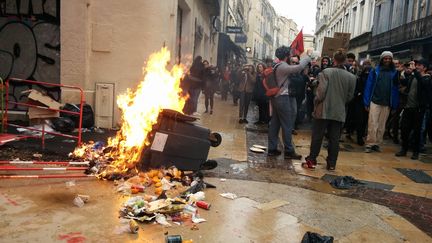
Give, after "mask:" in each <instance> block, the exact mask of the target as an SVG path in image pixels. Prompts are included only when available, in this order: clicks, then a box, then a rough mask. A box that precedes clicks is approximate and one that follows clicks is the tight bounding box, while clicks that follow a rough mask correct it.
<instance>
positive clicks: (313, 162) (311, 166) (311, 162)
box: [302, 158, 317, 169]
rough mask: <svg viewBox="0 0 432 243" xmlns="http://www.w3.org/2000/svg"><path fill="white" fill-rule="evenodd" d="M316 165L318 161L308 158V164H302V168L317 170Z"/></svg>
mask: <svg viewBox="0 0 432 243" xmlns="http://www.w3.org/2000/svg"><path fill="white" fill-rule="evenodd" d="M316 163H317V162H316V160H312V159H310V158H306V162H304V163H302V167H303V168H307V169H315V168H316Z"/></svg>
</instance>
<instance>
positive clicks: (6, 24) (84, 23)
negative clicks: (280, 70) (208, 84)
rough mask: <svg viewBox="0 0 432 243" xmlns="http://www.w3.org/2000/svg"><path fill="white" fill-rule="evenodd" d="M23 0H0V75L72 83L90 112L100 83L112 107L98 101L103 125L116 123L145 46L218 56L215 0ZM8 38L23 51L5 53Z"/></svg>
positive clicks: (71, 98)
mask: <svg viewBox="0 0 432 243" xmlns="http://www.w3.org/2000/svg"><path fill="white" fill-rule="evenodd" d="M29 2H30V1H24V0H17V1H6V3H7V4H1V5H0V7H1V8H2V9H1V11H0V36H1V37H0V60H1V63H2V65H1V66H2V67H1V68H0V75H1V76H2V77H3V78H5V77H19V78H24V79H33V80H38V81H45V82H51V83H61V84H67V85H75V86H79V87H81V88H82V89H83V90H84V92H85V100H86V102H87V103H89V104H90V105H91V106H93V108H94V109H95V112H96V113H100V109H102V108H100V107H95V106H94V105H95V97H96V93H97V92H98V91H97V89H96V87H97V85H98V84H106V85H107V86H106V87H108V88H109V90H110V91H109V93H107V94H106V95H107V96H109V97H108V99H109V102H108V104H112V106H111V105H109V106H108V108H106V107H105V108H103V109H104V110H105V112H106V113H107V114H106V120H105V121H104V122H103V125H101V126H103V127H112V126H115V125H116V124H117V122H119V120H120V112H119V110H118V109H117V108H116V107H117V105H116V96H117V95H118V94H120V93H124V92H125V91H126V89H127V88H134V87H136V85H137V84H138V83H139V81H140V80H141V78H142V67H143V65H144V62H145V60H146V59H147V58H148V56H149V55H150V54H151V53H154V52H156V51H159V50H160V49H161V48H162V47H167V48H168V49H169V50H170V51H171V62H170V65H172V64H175V63H183V64H185V65H188V64H190V63H191V62H192V60H193V57H195V56H197V55H201V56H203V58H204V59H207V60H209V62H210V63H216V62H217V45H218V30H217V27H218V26H217V24H216V22H217V21H215V18H217V16H219V13H220V3H219V1H218V0H200V1H195V0H165V1H147V0H136V1H127V4H125V1H117V0H75V1H60V0H54V1H32V4H31V3H29ZM11 33H14V34H11ZM5 36H9V37H8V38H6V37H5ZM29 36H30V37H32V39H34V40H33V41H31V40H32V39H29ZM13 43H18V44H17V45H18V46H19V47H20V50H21V54H22V55H16V56H15V57H14V55H11V54H10V53H14V44H13ZM17 45H15V46H17ZM36 47H39V48H36ZM15 49H16V48H15ZM32 52H34V54H31V53H32ZM32 56H34V58H32ZM37 56H41V57H42V56H43V58H42V59H40V60H37ZM6 66H7V67H6ZM60 92H61V93H60ZM14 95H15V94H14ZM60 95H61V97H60ZM53 96H54V97H55V98H58V99H60V98H61V101H62V103H66V102H68V103H79V93H78V92H74V91H72V90H68V89H63V90H61V91H59V93H58V96H56V95H53ZM17 99H18V100H19V99H20V98H19V96H17ZM106 104H107V103H104V105H105V106H106ZM96 125H100V124H98V120H96Z"/></svg>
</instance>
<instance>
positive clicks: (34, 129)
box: [3, 78, 84, 147]
mask: <svg viewBox="0 0 432 243" xmlns="http://www.w3.org/2000/svg"><path fill="white" fill-rule="evenodd" d="M10 81H13V82H22V83H27V84H36V85H43V86H51V87H60V88H68V89H75V90H78V91H79V92H80V106H79V108H80V111H79V112H74V111H68V110H60V109H52V108H49V107H45V106H38V105H33V104H27V103H23V102H14V101H10V100H9V83H10ZM5 88H6V91H5V93H6V100H5V106H6V107H5V112H4V118H3V125H4V126H5V127H7V126H11V127H17V128H25V129H28V130H32V131H39V132H41V137H40V138H41V139H42V147H45V133H47V134H52V135H55V136H61V137H67V138H72V139H76V140H77V145H80V144H81V134H82V131H81V130H82V117H83V105H84V91H83V90H82V89H81V88H80V87H78V86H72V85H64V84H52V83H46V82H40V81H33V80H24V79H16V78H11V79H7V80H6V82H5ZM9 104H14V105H21V106H26V107H35V108H39V109H45V110H51V111H58V112H64V113H68V114H75V115H79V125H78V135H77V136H75V135H69V134H63V133H60V132H47V131H45V125H44V126H42V129H36V128H31V127H25V126H20V125H17V124H10V123H8V107H9ZM31 137H36V138H39V137H37V136H31Z"/></svg>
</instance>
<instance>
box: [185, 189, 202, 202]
mask: <svg viewBox="0 0 432 243" xmlns="http://www.w3.org/2000/svg"><path fill="white" fill-rule="evenodd" d="M204 199H205V193H204V192H203V191H199V192H197V193H194V194H190V195H189V200H188V202H189V203H194V202H197V201H202V200H204Z"/></svg>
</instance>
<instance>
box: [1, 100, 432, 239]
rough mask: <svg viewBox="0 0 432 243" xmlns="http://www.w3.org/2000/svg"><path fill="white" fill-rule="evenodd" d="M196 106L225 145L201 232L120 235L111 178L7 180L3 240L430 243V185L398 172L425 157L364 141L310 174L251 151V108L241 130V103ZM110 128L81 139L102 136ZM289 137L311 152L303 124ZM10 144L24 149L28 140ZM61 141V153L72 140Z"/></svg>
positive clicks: (215, 151) (429, 168)
mask: <svg viewBox="0 0 432 243" xmlns="http://www.w3.org/2000/svg"><path fill="white" fill-rule="evenodd" d="M200 102H201V103H200V105H199V112H200V113H201V115H200V120H199V123H200V124H202V125H203V126H205V127H208V128H210V129H211V130H212V131H216V132H220V133H221V135H222V144H221V145H220V146H219V147H217V148H211V149H210V154H209V159H215V160H217V161H218V163H219V166H218V167H217V168H216V169H214V170H211V171H207V172H206V173H205V175H206V177H207V181H208V182H210V183H213V184H215V185H216V186H217V189H207V190H206V200H207V201H209V202H211V203H212V207H211V210H210V211H205V210H202V212H201V211H200V213H201V214H202V215H201V216H202V217H204V218H205V219H207V220H208V222H205V223H202V224H199V225H198V228H199V229H198V230H191V226H190V225H184V226H174V227H170V228H163V227H162V226H159V225H153V224H151V225H142V227H141V229H140V233H139V234H138V235H131V234H116V233H115V228H116V227H117V226H119V225H120V223H119V219H118V209H119V208H120V204H121V202H122V201H124V200H126V198H124V197H123V196H121V195H120V194H118V193H116V192H114V189H113V185H112V183H111V182H107V181H97V180H89V179H86V180H76V186H75V187H72V188H70V187H69V188H68V187H66V186H65V181H64V180H51V181H47V180H39V181H37V182H35V181H30V180H20V181H17V180H15V181H12V180H9V181H1V183H0V211H1V212H2V222H0V226H2V227H0V241H1V242H27V241H29V239H32V241H35V242H39V241H40V242H54V241H57V242H94V241H97V242H129V241H143V242H163V241H164V237H165V233H167V232H168V234H170V235H171V234H180V235H182V236H183V237H184V239H193V240H194V242H300V240H301V238H302V236H303V234H304V233H305V232H306V231H313V232H318V233H321V234H325V235H332V236H334V237H335V238H336V240H337V242H406V241H409V242H432V239H431V238H430V236H432V228H431V227H430V225H432V203H431V202H432V185H431V184H427V183H417V182H415V181H414V180H411V179H409V178H408V177H407V176H405V175H403V174H402V173H400V172H399V171H398V170H397V168H406V169H417V170H421V171H422V172H423V173H425V174H427V175H430V176H432V163H429V162H430V161H432V159H431V158H432V156H431V155H429V154H424V155H422V156H421V159H420V161H412V160H410V159H409V158H396V157H395V156H394V152H396V151H397V150H398V147H397V146H395V145H393V144H390V143H389V144H385V145H384V146H383V152H381V153H372V154H365V153H363V149H362V147H359V146H357V145H355V144H353V143H350V142H343V143H341V153H340V159H339V160H338V165H337V169H336V171H335V172H328V171H326V170H325V168H324V161H325V160H324V158H325V156H326V151H325V149H322V151H321V155H320V157H319V159H318V160H319V163H320V165H319V166H318V168H317V169H316V170H314V171H309V170H305V169H303V168H302V167H301V161H300V160H293V161H290V160H284V159H283V156H279V157H277V158H271V159H269V158H267V156H266V154H265V153H254V152H252V151H250V149H249V148H250V147H251V146H252V145H254V144H258V145H262V146H266V145H267V134H266V128H265V127H263V126H261V127H257V126H255V125H253V124H252V123H253V122H254V121H255V120H254V118H253V116H254V115H255V114H254V110H253V109H251V112H250V117H249V118H248V119H249V121H250V124H248V125H246V126H245V125H243V124H239V123H238V118H237V115H238V107H237V106H233V105H232V102H230V101H221V100H220V98H219V96H216V101H215V108H214V113H213V114H212V115H210V114H207V113H203V111H204V107H203V103H204V102H203V100H202V99H201V100H200ZM306 127H307V125H306ZM110 134H113V132H108V133H106V134H102V135H96V134H91V133H89V134H86V135H85V136H86V139H90V138H92V137H93V135H96V136H99V137H97V139H104V137H106V136H107V135H110ZM293 137H294V143H295V145H296V150H297V152H298V153H300V154H302V155H307V154H308V152H309V145H310V144H309V143H310V142H309V139H310V132H309V130H307V129H300V130H299V131H298V135H295V136H293ZM97 139H95V140H97ZM53 144H54V145H51V146H52V147H51V149H53V150H54V151H55V150H56V145H55V144H56V143H53ZM38 145H39V144H36V145H34V150H35V151H36V150H37V149H36V146H38ZM11 146H18V147H19V149H26V146H28V145H26V144H25V143H12V144H11ZM57 146H58V145H57ZM63 147H64V148H63ZM63 147H62V150H57V152H58V154H61V153H63V150H64V151H66V150H68V149H70V147H73V146H71V145H70V144H69V145H68V144H65V145H64V146H63ZM3 149H4V148H2V150H3ZM32 149H33V147H32ZM48 149H49V148H48ZM32 151H33V150H32ZM334 175H350V176H353V177H355V178H357V179H360V180H364V181H366V182H368V184H367V186H366V187H360V188H354V189H351V190H337V189H334V188H332V187H331V186H330V185H329V183H328V182H327V181H325V178H328V177H329V176H334ZM219 178H227V180H226V181H225V182H222V181H221V180H220V179H219ZM377 188H378V189H377ZM222 192H233V193H236V194H237V195H238V196H239V198H237V199H235V200H229V199H225V198H222V197H220V196H219V193H222ZM77 193H82V194H89V195H90V196H91V198H92V200H91V201H90V203H89V204H86V205H85V207H83V208H77V207H75V206H74V205H73V204H72V199H73V197H74V195H76V194H77ZM273 200H282V201H283V202H285V203H287V204H286V205H284V206H281V207H278V208H275V209H270V210H266V211H263V210H260V209H257V208H256V207H257V205H259V204H261V203H266V202H271V201H273Z"/></svg>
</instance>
